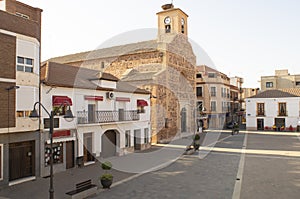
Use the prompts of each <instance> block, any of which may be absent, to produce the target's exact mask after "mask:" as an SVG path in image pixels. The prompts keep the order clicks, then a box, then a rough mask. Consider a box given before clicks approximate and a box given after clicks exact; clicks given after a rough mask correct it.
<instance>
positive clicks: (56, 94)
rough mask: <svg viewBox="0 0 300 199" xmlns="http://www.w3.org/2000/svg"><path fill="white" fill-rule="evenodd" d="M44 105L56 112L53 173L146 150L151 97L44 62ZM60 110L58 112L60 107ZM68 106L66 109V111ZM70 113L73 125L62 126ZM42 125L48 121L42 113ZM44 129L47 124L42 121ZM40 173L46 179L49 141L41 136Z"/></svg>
mask: <svg viewBox="0 0 300 199" xmlns="http://www.w3.org/2000/svg"><path fill="white" fill-rule="evenodd" d="M41 73H42V79H41V82H42V86H41V93H42V104H43V105H44V106H45V107H46V109H47V110H58V111H57V112H58V113H59V114H57V117H55V119H56V120H57V122H56V123H58V125H59V127H58V128H55V130H54V134H53V135H54V143H55V149H56V150H54V152H56V155H55V158H54V160H55V161H54V162H55V170H56V171H57V170H59V171H61V170H65V169H67V168H71V167H74V166H75V162H76V159H77V160H78V159H79V160H80V161H83V163H84V164H90V163H93V162H95V157H110V156H119V155H123V154H126V153H129V152H133V151H135V150H143V149H145V148H148V147H150V143H151V141H150V137H151V128H150V93H149V92H148V91H146V90H143V89H138V88H135V87H133V86H131V85H129V84H127V83H124V82H120V81H119V80H118V79H117V78H116V77H114V76H112V75H110V74H108V73H101V72H98V71H95V70H91V69H86V68H80V67H74V66H68V65H63V64H57V63H53V62H47V63H45V64H44V65H43V66H42V69H41ZM61 104H64V106H63V107H62V108H60V109H58V106H60V105H61ZM68 105H70V106H68ZM69 107H70V108H71V110H72V112H73V114H74V116H75V119H74V121H72V122H67V121H65V120H64V118H63V115H64V113H65V111H66V110H67V109H68V108H69ZM42 115H43V117H45V119H47V118H48V115H47V114H46V113H45V112H42ZM42 123H43V126H44V127H45V129H44V131H45V132H47V131H48V130H47V129H46V126H47V124H46V123H45V122H44V120H42ZM43 139H44V143H45V146H42V150H43V151H42V154H45V158H42V163H41V167H42V168H44V171H43V172H42V173H43V174H44V175H46V174H47V173H48V172H49V171H48V168H47V164H48V159H49V158H48V154H47V148H48V145H47V143H49V137H48V134H47V133H43V138H42V140H43Z"/></svg>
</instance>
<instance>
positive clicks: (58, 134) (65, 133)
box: [53, 130, 71, 138]
mask: <svg viewBox="0 0 300 199" xmlns="http://www.w3.org/2000/svg"><path fill="white" fill-rule="evenodd" d="M68 136H71V131H70V130H64V131H54V132H53V138H57V137H68Z"/></svg>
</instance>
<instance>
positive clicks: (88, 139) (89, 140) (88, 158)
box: [83, 133, 95, 162]
mask: <svg viewBox="0 0 300 199" xmlns="http://www.w3.org/2000/svg"><path fill="white" fill-rule="evenodd" d="M83 144H84V146H83V161H84V162H92V161H95V157H94V156H93V153H92V150H93V134H92V133H85V134H83Z"/></svg>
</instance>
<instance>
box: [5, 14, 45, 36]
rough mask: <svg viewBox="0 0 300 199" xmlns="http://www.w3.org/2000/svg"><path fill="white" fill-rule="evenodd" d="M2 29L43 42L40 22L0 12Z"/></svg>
mask: <svg viewBox="0 0 300 199" xmlns="http://www.w3.org/2000/svg"><path fill="white" fill-rule="evenodd" d="M0 19H1V23H0V29H3V30H7V31H10V32H15V33H19V34H22V35H26V36H29V37H33V38H37V40H38V41H41V25H40V23H39V22H36V21H32V20H28V19H24V18H22V17H18V16H15V15H12V14H10V13H7V12H4V11H2V10H0Z"/></svg>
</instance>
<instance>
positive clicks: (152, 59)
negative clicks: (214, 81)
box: [48, 4, 196, 143]
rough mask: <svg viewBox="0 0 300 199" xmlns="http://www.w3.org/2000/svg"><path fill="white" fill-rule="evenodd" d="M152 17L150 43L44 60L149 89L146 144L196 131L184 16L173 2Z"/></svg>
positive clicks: (191, 54)
mask: <svg viewBox="0 0 300 199" xmlns="http://www.w3.org/2000/svg"><path fill="white" fill-rule="evenodd" d="M156 15H157V19H158V27H157V38H154V39H153V40H148V41H140V42H138V43H130V44H125V45H119V46H113V47H109V48H102V49H97V50H94V51H88V52H82V53H76V54H71V55H66V56H61V57H56V58H51V59H50V60H48V61H51V62H57V63H62V64H68V65H73V66H77V67H84V68H89V69H93V70H97V71H99V72H106V73H110V74H112V75H114V76H116V77H117V78H119V79H120V80H122V81H125V82H127V83H130V84H132V85H134V86H136V87H139V88H142V89H146V90H147V91H150V92H151V97H150V98H151V100H150V102H151V135H152V137H151V138H152V139H151V142H152V143H165V142H170V141H171V140H172V139H173V138H174V137H181V136H182V135H183V134H185V133H191V134H193V133H194V132H195V130H196V125H195V104H196V96H195V87H196V84H195V77H196V56H195V54H194V52H193V49H192V46H191V44H190V43H189V41H188V15H187V14H186V13H185V12H184V11H182V10H181V9H180V8H174V5H173V4H166V5H163V6H162V11H160V12H158V13H156Z"/></svg>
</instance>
